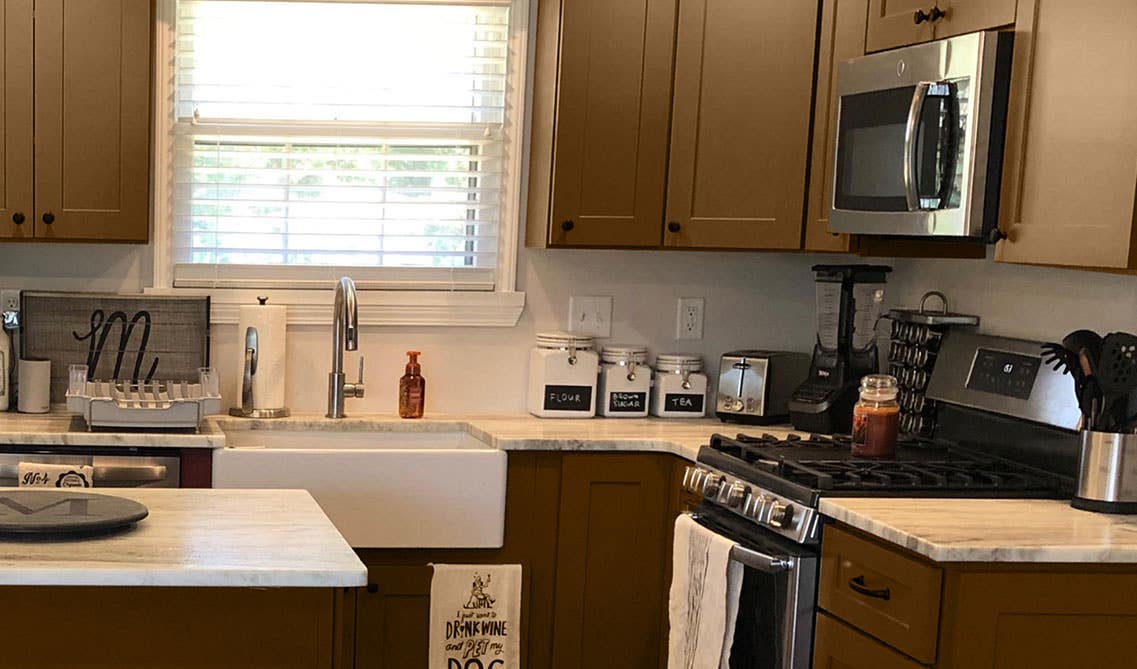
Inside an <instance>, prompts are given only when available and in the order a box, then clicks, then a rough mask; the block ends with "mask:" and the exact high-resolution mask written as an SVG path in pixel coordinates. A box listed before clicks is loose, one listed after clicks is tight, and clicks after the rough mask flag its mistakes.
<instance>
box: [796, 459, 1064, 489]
mask: <svg viewBox="0 0 1137 669" xmlns="http://www.w3.org/2000/svg"><path fill="white" fill-rule="evenodd" d="M779 474H780V475H781V476H782V477H784V478H786V479H788V480H790V481H794V482H795V483H800V484H803V485H807V486H810V487H812V488H815V489H817V490H821V491H826V490H830V491H839V490H878V491H893V492H920V491H956V492H985V491H997V492H1010V491H1032V490H1047V489H1050V488H1052V487H1053V486H1054V480H1053V477H1051V476H1048V475H1046V474H1045V473H1043V472H1040V471H1035V470H1032V469H1030V468H1028V467H1025V466H1021V465H1016V464H1013V463H1010V462H1006V461H1003V460H978V459H966V458H961V459H958V460H926V461H920V460H801V461H797V460H789V459H786V460H783V462H782V469H781V470H780V471H779Z"/></svg>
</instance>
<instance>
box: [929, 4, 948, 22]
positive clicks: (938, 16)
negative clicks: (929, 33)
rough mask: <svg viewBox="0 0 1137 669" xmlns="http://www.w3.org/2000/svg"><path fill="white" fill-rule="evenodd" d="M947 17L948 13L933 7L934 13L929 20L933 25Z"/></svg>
mask: <svg viewBox="0 0 1137 669" xmlns="http://www.w3.org/2000/svg"><path fill="white" fill-rule="evenodd" d="M945 16H947V12H945V11H944V10H942V9H940V8H939V7H932V13H931V14H929V15H928V19H929V20H931V22H932V23H935V22H936V21H939V20H940V19H942V18H943V17H945Z"/></svg>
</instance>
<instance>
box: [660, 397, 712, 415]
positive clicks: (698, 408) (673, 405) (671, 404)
mask: <svg viewBox="0 0 1137 669" xmlns="http://www.w3.org/2000/svg"><path fill="white" fill-rule="evenodd" d="M663 408H664V410H666V411H675V412H681V413H702V412H703V396H702V395H693V394H691V393H667V394H666V395H664V397H663Z"/></svg>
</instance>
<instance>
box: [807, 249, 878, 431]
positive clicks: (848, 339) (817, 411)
mask: <svg viewBox="0 0 1137 669" xmlns="http://www.w3.org/2000/svg"><path fill="white" fill-rule="evenodd" d="M813 271H814V272H815V273H816V274H817V278H816V282H817V340H816V342H815V343H814V346H813V360H812V362H811V363H810V367H809V376H808V377H807V378H806V380H805V382H804V383H802V384H801V385H800V386H798V388H797V390H795V391H794V392H793V395H792V396H791V397H790V402H789V410H790V422H792V423H793V426H794V428H795V429H798V430H802V431H806V432H816V433H822V434H845V433H849V432H851V431H852V427H853V405H854V404H856V402H857V395H858V388H859V386H860V382H861V377H863V376H865V375H867V374H876V373H877V371H878V369H879V363H880V361H879V356H878V353H877V346H876V322H877V320H878V319H879V318H880V316H881V313H882V311H883V309H884V285H885V280H886V277H887V275H888V273H889V272H891V271H892V268H891V267H888V266H887V265H814V266H813Z"/></svg>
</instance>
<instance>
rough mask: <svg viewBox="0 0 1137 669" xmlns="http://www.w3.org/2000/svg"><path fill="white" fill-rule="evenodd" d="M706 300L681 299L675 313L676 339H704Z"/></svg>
mask: <svg viewBox="0 0 1137 669" xmlns="http://www.w3.org/2000/svg"><path fill="white" fill-rule="evenodd" d="M705 308H706V300H704V299H703V298H701V297H681V298H679V303H678V307H677V309H676V313H675V338H676V339H702V338H703V311H704V309H705Z"/></svg>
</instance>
